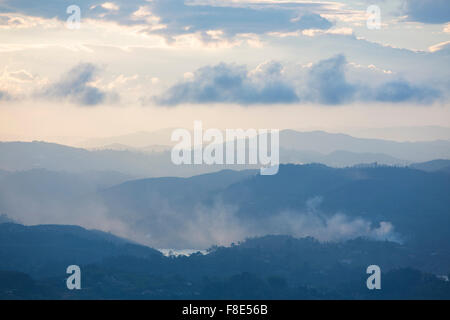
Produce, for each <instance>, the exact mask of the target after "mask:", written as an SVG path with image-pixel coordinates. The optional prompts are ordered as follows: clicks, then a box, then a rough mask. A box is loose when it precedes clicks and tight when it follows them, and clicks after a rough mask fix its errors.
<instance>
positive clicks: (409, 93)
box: [374, 80, 441, 103]
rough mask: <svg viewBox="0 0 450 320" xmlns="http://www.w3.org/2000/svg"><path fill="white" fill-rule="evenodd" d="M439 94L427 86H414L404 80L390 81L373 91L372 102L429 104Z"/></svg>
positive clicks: (439, 94)
mask: <svg viewBox="0 0 450 320" xmlns="http://www.w3.org/2000/svg"><path fill="white" fill-rule="evenodd" d="M440 96H441V93H440V92H439V91H438V90H436V89H433V88H431V87H427V86H423V87H420V86H415V85H412V84H410V83H408V82H407V81H404V80H397V81H390V82H387V83H384V84H382V85H381V86H379V87H377V88H376V89H375V95H374V100H375V101H381V102H407V101H411V102H418V103H431V102H433V100H435V99H437V98H439V97H440Z"/></svg>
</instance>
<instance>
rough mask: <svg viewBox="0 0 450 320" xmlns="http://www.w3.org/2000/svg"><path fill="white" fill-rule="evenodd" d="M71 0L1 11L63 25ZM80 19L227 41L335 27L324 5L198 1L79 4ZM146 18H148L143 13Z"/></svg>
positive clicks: (5, 4) (10, 4)
mask: <svg viewBox="0 0 450 320" xmlns="http://www.w3.org/2000/svg"><path fill="white" fill-rule="evenodd" d="M71 4H73V1H66V0H62V1H61V0H45V1H39V2H36V1H30V0H4V1H2V2H1V3H0V12H16V13H24V14H27V15H31V16H39V17H46V18H53V17H58V18H59V19H60V20H61V21H65V20H66V19H67V17H68V15H67V13H66V8H67V7H68V6H69V5H71ZM76 4H77V5H78V6H80V8H81V14H82V18H93V19H106V20H113V21H116V22H118V23H120V24H124V25H132V24H142V25H148V23H149V20H148V19H149V17H151V18H152V19H153V20H157V22H158V25H159V26H160V27H158V28H156V30H155V28H154V27H152V26H149V28H148V29H147V30H146V31H147V32H150V33H151V32H157V33H160V34H163V35H165V36H167V37H173V36H175V35H181V34H190V33H196V32H200V33H205V34H206V32H207V31H211V30H221V31H222V32H224V35H226V36H234V35H236V34H240V33H255V34H262V33H266V32H276V31H280V32H281V31H282V32H289V31H296V30H305V29H321V30H323V29H329V28H330V27H332V25H333V24H332V23H331V22H330V21H329V20H327V19H325V18H323V17H322V16H320V14H317V13H315V12H314V11H318V10H319V9H320V8H321V7H323V6H325V4H321V3H314V2H310V3H308V2H304V3H238V2H228V3H227V2H220V3H217V2H203V3H199V2H194V1H185V0H152V1H147V2H143V1H138V0H127V1H125V0H116V1H113V2H109V1H108V2H103V3H102V2H98V1H92V0H79V1H78V2H77V3H76ZM143 13H145V14H143Z"/></svg>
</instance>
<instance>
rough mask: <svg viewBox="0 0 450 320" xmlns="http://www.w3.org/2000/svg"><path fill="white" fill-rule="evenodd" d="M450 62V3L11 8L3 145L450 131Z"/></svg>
mask: <svg viewBox="0 0 450 320" xmlns="http://www.w3.org/2000/svg"><path fill="white" fill-rule="evenodd" d="M74 6H77V7H78V8H79V9H80V11H79V13H80V19H79V24H78V23H77V22H78V20H77V19H76V18H77V17H76V13H77V11H76V10H75V11H73V10H68V9H71V8H72V9H73V8H74ZM74 14H75V15H74ZM78 27H79V28H78ZM449 62H450V2H449V1H448V0H391V1H387V0H385V1H384V0H370V1H369V0H355V1H353V0H347V1H300V0H293V1H287V0H286V1H276V0H259V1H257V0H246V1H238V0H186V1H183V0H146V1H145V0H140V1H137V0H127V1H124V0H113V1H94V0H70V1H65V0H41V1H32V0H0V140H24V141H29V140H46V141H53V142H59V143H66V144H76V143H77V142H79V141H83V140H84V139H87V138H92V137H107V136H117V135H123V134H129V133H133V132H137V131H155V130H159V129H163V128H176V127H184V128H192V126H193V122H194V121H195V120H201V121H202V122H203V126H204V127H210V128H221V129H225V128H255V129H261V128H267V129H286V128H291V129H297V130H326V131H331V132H351V131H352V130H353V131H355V130H357V129H369V128H387V127H409V128H410V127H424V126H440V127H450V123H449V122H450V104H449V90H448V89H449V87H450V69H449V67H448V66H449Z"/></svg>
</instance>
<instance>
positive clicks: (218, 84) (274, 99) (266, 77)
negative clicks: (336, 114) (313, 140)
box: [156, 62, 298, 105]
mask: <svg viewBox="0 0 450 320" xmlns="http://www.w3.org/2000/svg"><path fill="white" fill-rule="evenodd" d="M281 75H282V66H281V64H279V63H277V62H268V63H265V64H263V65H260V66H258V67H257V68H256V69H255V70H253V71H252V72H248V71H247V68H246V67H245V66H237V65H232V64H225V63H221V64H218V65H216V66H207V67H203V68H200V69H198V70H197V71H195V72H194V73H193V75H191V77H188V78H187V79H185V80H183V81H182V82H180V83H178V84H175V85H174V86H173V87H171V88H170V89H168V90H167V91H166V92H165V93H163V94H162V95H161V96H159V97H157V98H156V102H157V103H159V104H162V105H177V104H182V103H239V104H244V105H245V104H274V103H292V102H296V101H298V97H297V95H296V93H295V90H294V88H292V87H291V86H290V85H289V84H288V83H286V82H285V81H283V80H282V77H281Z"/></svg>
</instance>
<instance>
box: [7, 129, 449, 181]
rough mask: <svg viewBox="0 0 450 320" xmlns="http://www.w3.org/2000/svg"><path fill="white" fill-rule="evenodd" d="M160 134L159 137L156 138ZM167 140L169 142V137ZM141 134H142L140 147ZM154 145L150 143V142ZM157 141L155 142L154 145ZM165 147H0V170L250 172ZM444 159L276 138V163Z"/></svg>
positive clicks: (434, 150)
mask: <svg viewBox="0 0 450 320" xmlns="http://www.w3.org/2000/svg"><path fill="white" fill-rule="evenodd" d="M159 134H160V135H162V133H159ZM165 134H167V137H166V138H167V139H170V133H169V132H165ZM144 136H145V137H147V135H146V134H143V138H142V139H143V142H144V141H147V140H145V139H144ZM153 140H155V139H153ZM160 140H161V139H160V138H159V137H158V139H156V141H160ZM170 148H171V147H170V143H169V142H168V144H152V140H151V139H148V141H147V144H145V145H143V146H141V147H135V146H129V145H126V144H121V143H119V142H115V143H113V144H104V145H102V146H97V147H96V148H95V149H91V150H86V149H81V148H72V147H67V146H63V145H58V144H52V143H45V142H31V143H28V142H3V143H0V154H1V157H0V170H8V171H15V170H30V169H35V168H44V169H48V170H53V171H67V172H75V173H79V172H86V171H116V172H120V173H122V174H125V175H128V176H133V177H164V176H181V177H187V176H193V175H198V174H201V173H208V172H215V171H219V170H222V169H233V170H242V169H256V168H258V167H257V166H256V165H226V166H222V165H211V166H209V165H184V166H176V165H174V164H173V163H172V162H171V158H170V155H171V150H170ZM435 159H450V141H430V142H394V141H386V140H375V139H360V138H354V137H351V136H348V135H344V134H330V133H326V132H321V131H314V132H297V131H293V130H284V131H281V133H280V161H281V163H322V164H325V165H328V166H334V167H345V166H353V165H357V164H367V163H375V162H376V163H379V164H389V165H401V166H404V165H407V164H411V163H414V162H424V161H431V160H435ZM0 176H1V175H0Z"/></svg>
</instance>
